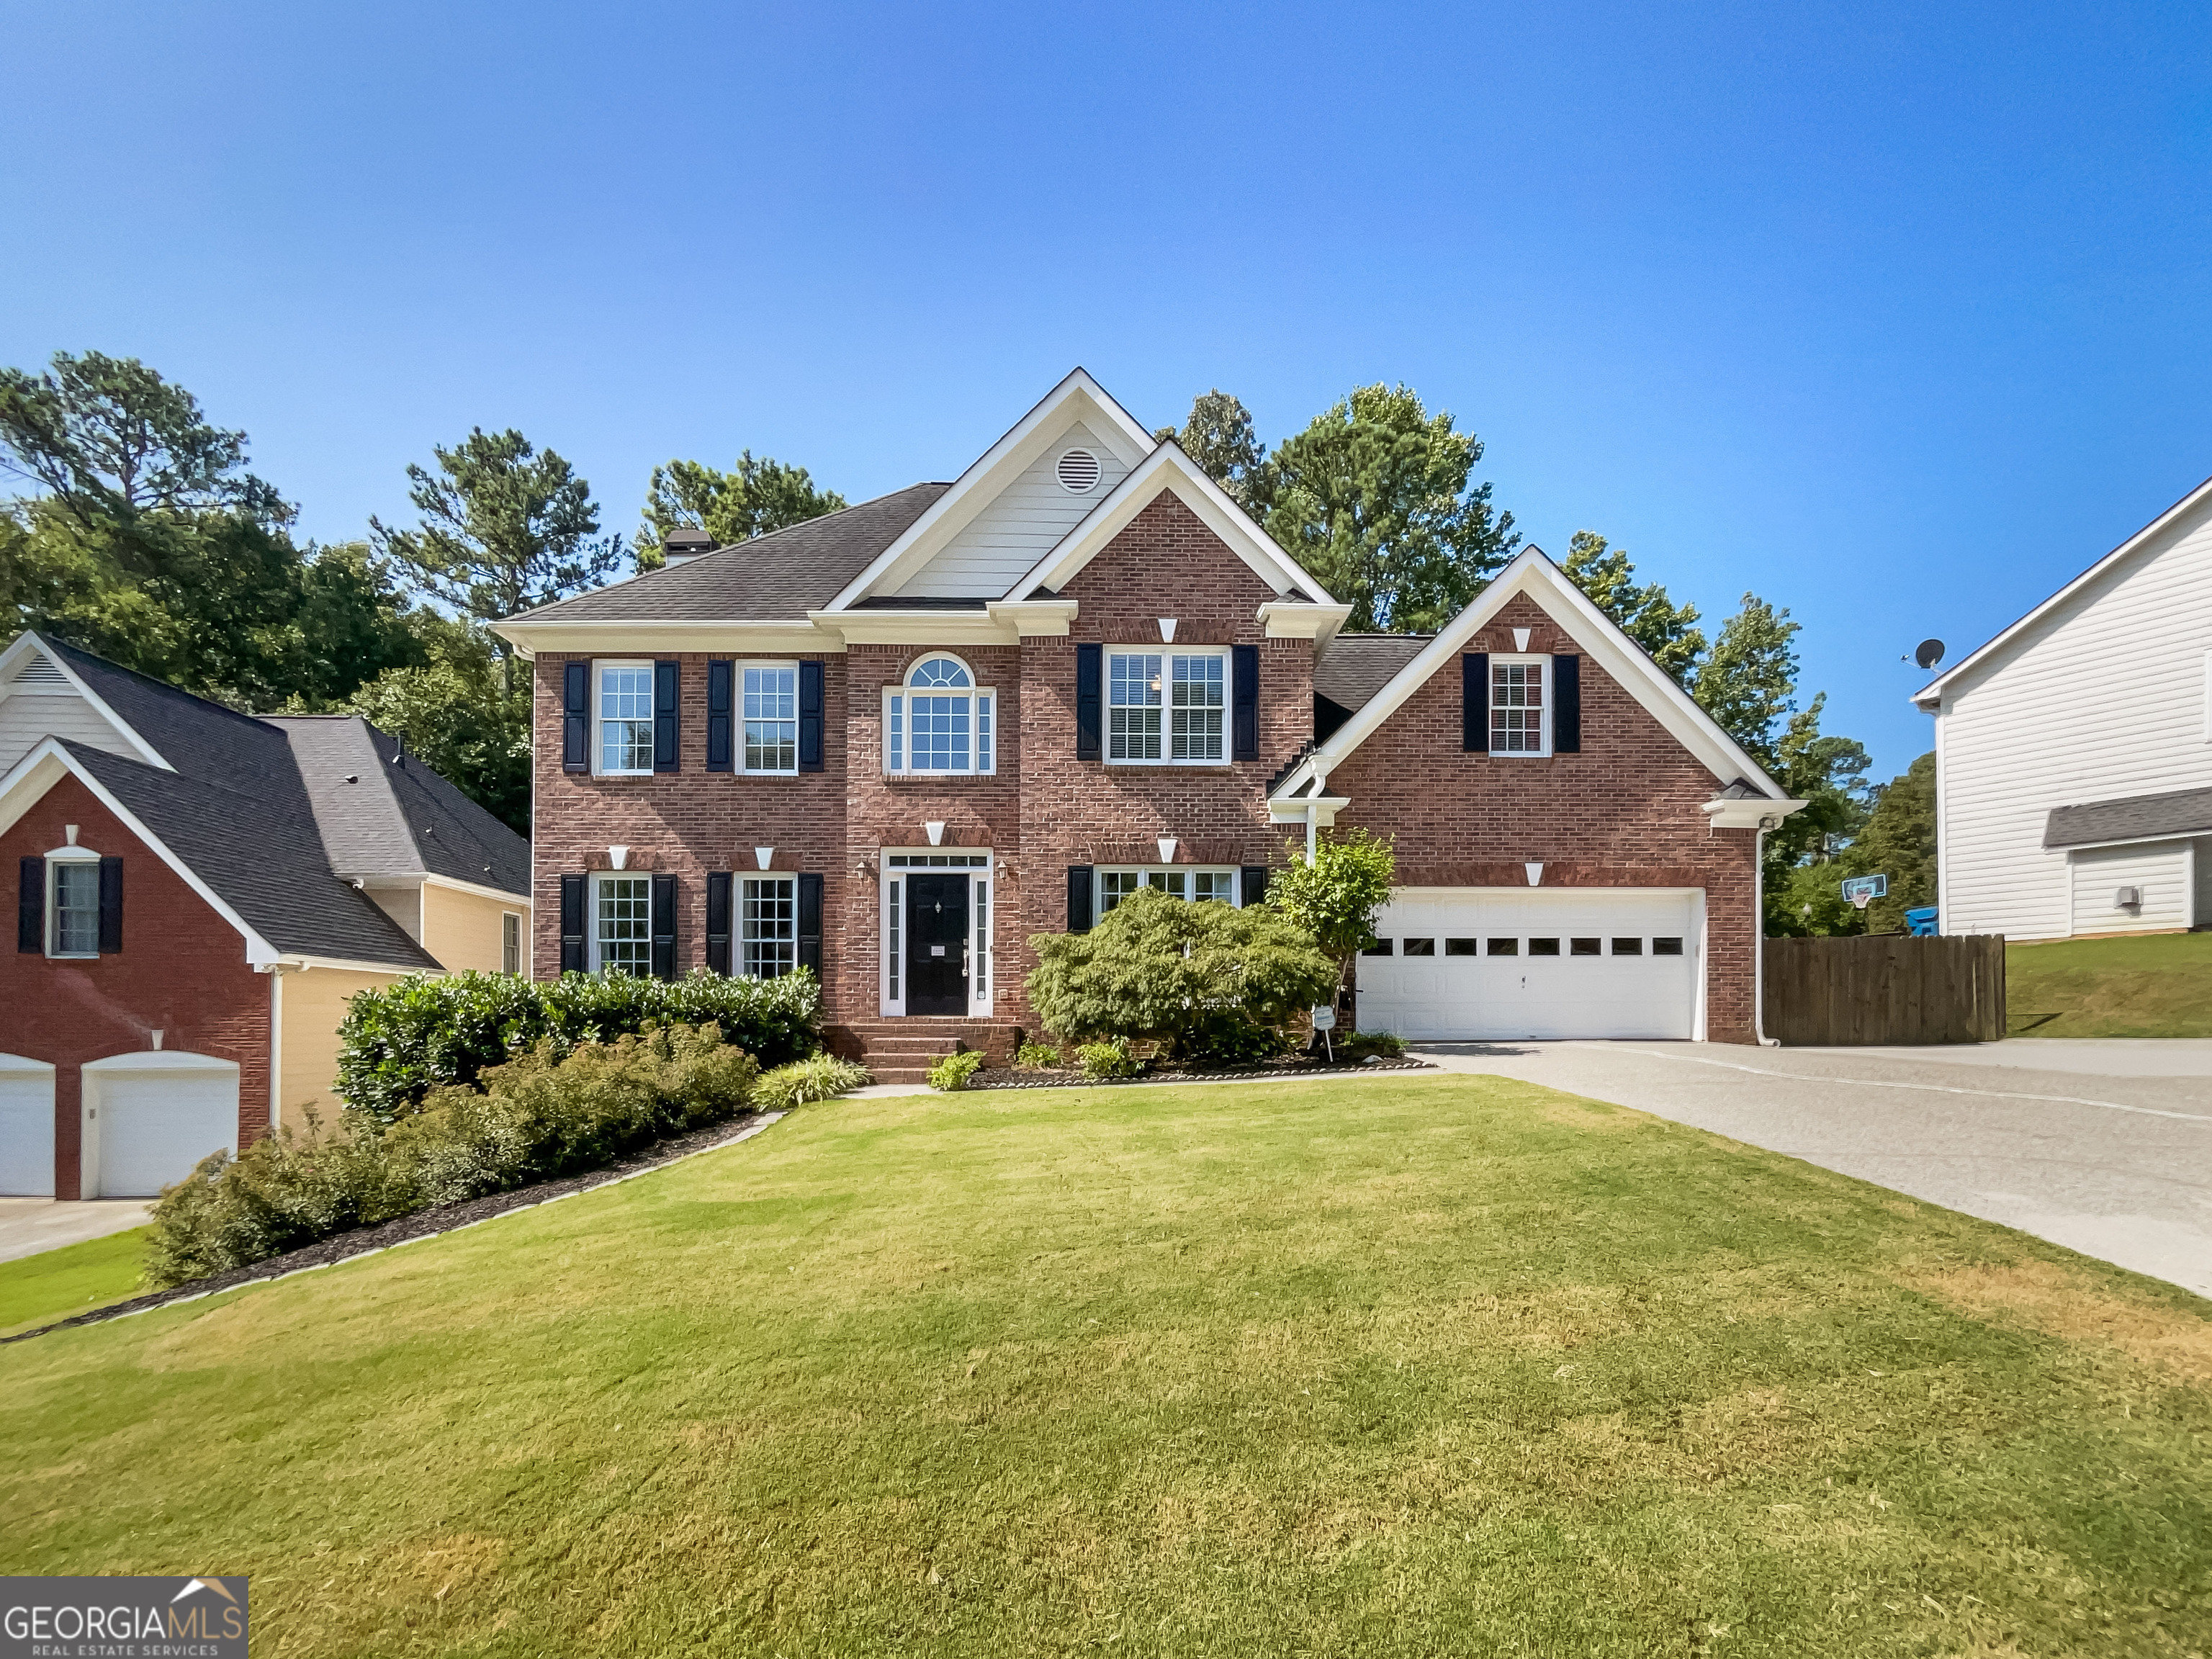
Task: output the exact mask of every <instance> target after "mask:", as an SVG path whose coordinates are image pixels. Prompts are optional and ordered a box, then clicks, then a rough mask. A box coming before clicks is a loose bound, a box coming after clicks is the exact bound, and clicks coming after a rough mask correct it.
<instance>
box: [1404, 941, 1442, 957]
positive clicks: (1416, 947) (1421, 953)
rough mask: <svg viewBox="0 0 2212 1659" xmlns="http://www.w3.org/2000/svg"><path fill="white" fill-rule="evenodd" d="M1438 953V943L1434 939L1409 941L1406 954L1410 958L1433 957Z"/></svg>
mask: <svg viewBox="0 0 2212 1659" xmlns="http://www.w3.org/2000/svg"><path fill="white" fill-rule="evenodd" d="M1436 953H1437V942H1436V940H1434V939H1407V941H1406V954H1407V956H1409V957H1432V956H1434V955H1436Z"/></svg>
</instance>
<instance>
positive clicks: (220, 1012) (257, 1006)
mask: <svg viewBox="0 0 2212 1659" xmlns="http://www.w3.org/2000/svg"><path fill="white" fill-rule="evenodd" d="M72 823H74V824H76V826H77V829H78V835H77V842H78V844H79V845H80V846H82V847H85V848H90V849H91V850H93V851H94V852H97V853H101V854H108V855H112V856H119V857H120V858H121V859H122V860H123V861H124V862H123V948H122V950H121V951H119V952H117V953H116V954H113V955H110V956H103V957H96V958H95V957H87V958H78V959H72V960H54V959H51V958H49V957H46V956H45V955H44V954H42V953H40V952H35V951H9V952H8V953H7V954H6V955H5V956H4V957H0V1009H4V1010H6V1012H5V1014H4V1015H3V1016H0V1049H4V1050H6V1051H7V1052H8V1053H9V1054H23V1055H27V1056H28V1057H29V1058H31V1059H33V1060H45V1061H46V1062H47V1063H48V1064H50V1065H52V1066H53V1067H54V1193H55V1195H56V1196H57V1197H59V1198H75V1197H77V1196H79V1195H80V1194H79V1193H78V1170H77V1157H78V1152H79V1151H80V1147H81V1142H82V1128H83V1116H82V1092H81V1086H82V1079H81V1078H80V1075H79V1068H80V1067H82V1066H83V1065H84V1064H85V1062H86V1061H88V1060H100V1059H104V1058H106V1056H107V1055H110V1054H131V1053H136V1052H139V1051H142V1050H144V1049H147V1048H151V1047H152V1046H153V1036H152V1034H153V1033H154V1032H155V1031H156V1030H159V1031H160V1032H161V1047H162V1048H164V1049H168V1050H174V1051H181V1052H188V1053H192V1054H212V1055H214V1056H216V1058H217V1059H220V1060H234V1061H236V1062H237V1064H238V1068H239V1113H238V1115H239V1125H238V1135H239V1140H238V1144H239V1145H240V1146H245V1145H246V1144H248V1143H249V1142H251V1141H253V1140H256V1139H259V1138H260V1137H261V1136H262V1135H264V1134H265V1133H268V1130H269V1049H270V1028H269V979H268V976H267V975H263V974H258V973H256V972H255V971H254V970H253V969H252V967H251V966H250V965H249V964H248V963H247V962H246V943H245V940H244V939H242V938H241V937H240V934H239V932H238V930H237V929H236V928H235V927H232V926H231V925H230V924H229V923H228V921H224V920H223V919H222V916H221V915H218V914H217V913H216V910H215V909H214V908H212V907H211V906H210V905H209V904H208V902H206V901H205V900H204V899H203V898H201V897H200V896H199V895H198V894H197V893H196V892H194V891H193V890H191V887H189V886H188V885H186V884H185V880H184V878H182V877H180V876H179V875H178V874H177V873H176V872H174V871H173V870H172V869H171V868H170V867H169V866H168V865H167V863H166V862H165V861H164V860H162V859H161V855H160V854H156V853H155V852H153V851H152V850H151V849H149V848H147V847H146V846H145V844H144V843H143V842H140V841H139V840H138V839H137V837H136V836H133V835H131V832H130V831H129V830H128V829H125V827H124V825H123V823H122V821H121V820H120V819H118V818H117V817H115V816H114V814H112V812H110V811H108V810H107V808H106V807H105V806H103V805H100V801H99V800H98V799H97V798H95V797H94V795H93V793H92V792H91V791H90V790H88V789H87V788H86V787H84V785H83V784H82V783H81V782H80V781H77V780H76V778H74V777H67V778H64V779H63V780H62V781H60V782H58V783H57V784H56V785H55V786H54V787H52V789H50V790H48V791H47V792H46V796H45V797H44V799H41V800H40V802H39V803H38V805H35V806H33V807H32V808H31V810H30V811H28V812H27V813H25V814H24V815H23V817H21V819H20V820H19V821H18V822H17V823H15V825H14V826H13V827H12V828H10V829H9V830H8V832H7V833H6V834H5V835H0V869H4V870H6V871H7V872H9V878H10V879H11V881H12V879H13V878H14V872H15V871H16V869H17V868H18V867H19V866H18V860H21V859H24V858H38V857H40V856H42V855H43V854H46V853H47V852H48V851H50V850H51V849H52V848H57V847H59V846H61V845H63V844H64V836H65V833H66V831H65V826H66V825H69V824H72Z"/></svg>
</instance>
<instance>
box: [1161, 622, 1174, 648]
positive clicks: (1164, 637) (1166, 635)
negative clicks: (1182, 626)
mask: <svg viewBox="0 0 2212 1659" xmlns="http://www.w3.org/2000/svg"><path fill="white" fill-rule="evenodd" d="M1175 628H1176V619H1175V618H1174V617H1161V618H1160V641H1161V643H1163V644H1164V645H1173V644H1174V643H1175Z"/></svg>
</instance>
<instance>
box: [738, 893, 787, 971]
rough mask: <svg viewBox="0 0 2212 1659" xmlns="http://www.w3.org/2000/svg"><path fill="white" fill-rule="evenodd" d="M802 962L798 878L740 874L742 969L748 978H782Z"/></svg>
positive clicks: (739, 949)
mask: <svg viewBox="0 0 2212 1659" xmlns="http://www.w3.org/2000/svg"><path fill="white" fill-rule="evenodd" d="M798 966H799V882H798V878H796V877H793V876H757V877H756V876H744V877H740V878H738V973H739V974H740V975H743V976H744V977H745V978H746V979H781V978H782V977H783V975H786V974H788V973H790V972H792V971H793V969H796V968H797V967H798Z"/></svg>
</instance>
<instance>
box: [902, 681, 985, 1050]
mask: <svg viewBox="0 0 2212 1659" xmlns="http://www.w3.org/2000/svg"><path fill="white" fill-rule="evenodd" d="M933 654H935V653H933ZM923 775H924V776H927V775H928V774H927V773H925V774H923ZM953 775H954V776H956V777H957V776H958V775H959V774H957V773H955V774H953ZM933 854H960V855H962V856H963V857H968V858H980V859H981V860H983V862H982V863H981V864H980V865H969V866H967V867H965V868H964V869H956V868H951V867H947V866H938V867H935V868H932V867H930V866H927V865H923V866H902V867H898V868H894V867H893V866H892V865H891V860H892V858H893V857H894V856H896V857H902V858H928V857H930V856H932V855H933ZM876 872H877V880H876V940H877V950H876V955H877V958H878V960H877V964H876V997H877V1006H878V1008H879V1009H881V1011H882V1013H883V1017H884V1018H886V1019H900V1018H905V1016H906V994H905V993H906V984H905V977H906V975H905V967H906V964H905V962H904V961H903V960H902V958H901V957H899V956H897V955H896V953H895V952H894V951H893V949H892V946H893V945H894V943H896V945H897V946H898V948H899V950H900V951H903V950H904V948H905V939H904V937H903V934H904V928H905V918H904V917H903V916H900V917H899V918H898V920H897V921H896V922H894V921H893V915H894V912H893V909H892V904H891V899H892V895H893V892H894V890H896V893H897V896H898V897H899V900H900V902H902V903H903V902H904V900H905V896H906V878H908V876H915V875H921V876H965V877H967V878H968V1017H969V1018H987V1016H988V1015H989V1014H990V1012H991V1006H992V1003H993V1001H994V999H995V997H996V995H997V994H998V984H997V981H998V976H999V975H998V954H999V953H998V948H997V947H998V930H999V893H998V875H999V861H998V857H997V855H996V854H994V853H992V852H991V851H990V850H989V849H988V848H981V847H886V848H882V849H881V850H880V851H879V853H878V856H877V861H876ZM979 893H980V895H981V904H980V908H981V909H982V912H983V915H984V921H985V925H984V926H983V927H980V928H979V927H976V925H975V912H976V910H977V908H979V903H978V895H979Z"/></svg>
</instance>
